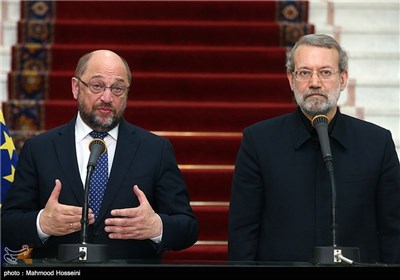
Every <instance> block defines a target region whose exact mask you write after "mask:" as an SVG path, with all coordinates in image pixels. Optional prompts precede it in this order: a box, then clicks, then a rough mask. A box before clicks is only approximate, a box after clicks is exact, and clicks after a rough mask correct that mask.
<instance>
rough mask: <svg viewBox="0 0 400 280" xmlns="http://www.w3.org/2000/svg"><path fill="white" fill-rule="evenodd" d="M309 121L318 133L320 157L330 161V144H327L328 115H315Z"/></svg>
mask: <svg viewBox="0 0 400 280" xmlns="http://www.w3.org/2000/svg"><path fill="white" fill-rule="evenodd" d="M311 123H312V125H313V126H314V127H315V129H316V130H317V133H318V138H319V144H320V146H321V151H322V157H323V158H324V160H325V162H327V161H332V153H331V146H330V144H329V136H328V117H327V116H325V115H317V116H315V117H314V118H313V119H312V120H311Z"/></svg>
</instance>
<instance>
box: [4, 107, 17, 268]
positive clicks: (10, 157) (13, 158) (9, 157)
mask: <svg viewBox="0 0 400 280" xmlns="http://www.w3.org/2000/svg"><path fill="white" fill-rule="evenodd" d="M0 126H1V130H0V132H1V133H0V134H1V145H0V151H1V154H0V157H1V168H0V169H1V174H0V175H1V186H0V187H1V188H0V194H1V203H2V204H3V200H4V198H5V196H6V194H7V191H8V190H9V189H10V187H11V183H12V182H13V181H14V173H15V167H16V165H17V160H18V156H17V151H16V150H15V146H14V142H13V140H12V138H11V136H10V132H9V131H8V127H7V125H6V123H5V121H4V115H3V111H2V110H1V109H0ZM4 253H5V252H4V248H3V245H2V246H1V263H3V261H4V258H3V256H4Z"/></svg>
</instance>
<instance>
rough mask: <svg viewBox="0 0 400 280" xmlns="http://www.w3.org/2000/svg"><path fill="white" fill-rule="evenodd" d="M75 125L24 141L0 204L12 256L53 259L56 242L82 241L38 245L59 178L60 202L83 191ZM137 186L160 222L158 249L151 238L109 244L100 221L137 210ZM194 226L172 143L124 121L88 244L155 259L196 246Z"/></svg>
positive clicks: (72, 201) (76, 201) (72, 200)
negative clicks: (40, 219) (39, 220)
mask: <svg viewBox="0 0 400 280" xmlns="http://www.w3.org/2000/svg"><path fill="white" fill-rule="evenodd" d="M74 126H75V119H74V120H72V121H71V122H70V123H68V124H66V125H63V126H60V127H58V128H55V129H52V130H49V131H47V132H45V133H43V134H41V135H38V136H37V137H33V138H31V139H29V140H27V141H26V142H25V145H24V147H23V148H22V150H21V153H20V156H19V160H18V165H17V168H16V169H17V170H16V173H15V179H14V183H13V185H12V187H11V189H10V190H9V192H8V194H7V197H6V199H5V201H4V203H3V205H2V217H1V219H2V241H3V242H5V245H6V246H8V247H10V248H13V249H14V250H17V249H21V246H22V245H24V244H27V245H29V246H30V247H34V249H33V256H34V257H35V258H44V257H47V258H52V257H56V255H57V252H58V246H59V245H60V244H73V243H79V242H80V241H81V238H80V233H81V232H80V231H79V232H76V233H73V234H69V235H65V236H60V237H55V236H51V237H50V238H49V239H48V240H47V241H46V242H45V244H42V242H41V240H40V239H39V237H38V234H37V231H36V217H37V214H38V213H39V210H40V209H43V208H44V206H45V204H46V202H47V200H48V198H49V196H50V193H51V192H52V190H53V188H54V184H55V183H54V181H55V179H57V178H58V179H60V180H61V183H62V190H61V194H60V198H59V202H60V203H62V204H68V205H76V206H82V205H83V201H84V186H83V184H82V181H81V177H80V175H79V170H78V164H77V158H76V152H75V151H76V149H75V131H74ZM135 184H137V185H138V186H139V188H140V189H141V190H142V191H143V192H144V193H145V194H146V197H147V199H148V200H149V202H150V204H151V205H152V207H153V209H154V211H155V212H156V213H158V214H159V215H160V217H161V219H162V222H163V238H162V242H161V243H160V244H158V245H157V244H155V243H154V242H152V241H151V240H111V239H109V238H108V234H107V233H106V232H105V231H104V220H105V219H106V218H108V217H110V216H111V215H110V211H111V210H112V209H116V208H128V207H137V206H138V205H139V202H138V199H137V197H136V195H135V194H134V192H133V186H134V185H135ZM197 236H198V224H197V219H196V218H195V216H194V213H193V211H192V208H191V207H190V204H189V196H188V192H187V188H186V185H185V182H184V179H183V176H182V174H181V172H180V170H179V169H178V166H177V163H176V159H175V155H174V150H173V147H172V145H171V144H170V142H169V141H168V140H167V139H165V138H162V137H159V136H156V135H155V134H152V133H150V132H148V131H146V130H144V129H141V128H139V127H137V126H134V125H132V124H129V123H128V122H126V121H124V120H123V121H122V122H121V124H120V127H119V134H118V142H117V146H116V151H115V157H114V162H113V166H112V169H111V173H110V178H109V182H108V186H107V188H106V191H105V194H104V199H103V204H102V207H101V210H100V213H99V217H98V219H97V221H96V222H95V224H94V225H91V226H89V237H88V243H99V244H108V245H109V246H108V247H109V255H110V258H111V259H160V253H161V252H163V251H166V250H180V249H184V248H187V247H189V246H191V245H193V244H194V243H195V242H196V241H197Z"/></svg>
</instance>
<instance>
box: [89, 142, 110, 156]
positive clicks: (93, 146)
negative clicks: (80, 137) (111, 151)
mask: <svg viewBox="0 0 400 280" xmlns="http://www.w3.org/2000/svg"><path fill="white" fill-rule="evenodd" d="M93 149H100V151H101V153H100V155H102V154H104V153H105V152H106V150H107V146H106V142H104V140H103V139H101V138H94V139H93V140H92V141H90V143H89V151H90V152H92V151H93Z"/></svg>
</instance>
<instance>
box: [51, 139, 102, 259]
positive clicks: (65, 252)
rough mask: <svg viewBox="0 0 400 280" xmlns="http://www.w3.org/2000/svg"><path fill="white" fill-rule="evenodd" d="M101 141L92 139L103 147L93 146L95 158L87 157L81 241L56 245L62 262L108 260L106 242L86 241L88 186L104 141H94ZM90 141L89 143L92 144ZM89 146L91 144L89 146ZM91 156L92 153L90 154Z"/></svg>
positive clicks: (95, 143) (58, 257)
mask: <svg viewBox="0 0 400 280" xmlns="http://www.w3.org/2000/svg"><path fill="white" fill-rule="evenodd" d="M94 141H101V142H103V140H101V139H94V140H92V143H94V144H93V145H97V144H99V145H104V147H103V146H102V147H99V146H98V147H95V148H94V150H95V149H96V148H97V149H98V150H97V151H95V152H93V153H96V152H97V153H98V154H95V155H94V158H95V160H94V161H93V160H92V161H91V159H92V157H90V158H89V163H88V166H87V173H86V181H85V194H84V203H83V207H82V218H81V226H82V230H81V243H77V244H61V245H60V246H59V247H58V256H57V259H58V260H59V261H62V262H72V261H79V262H84V263H103V262H107V261H108V260H109V257H108V246H107V245H106V244H89V243H87V236H88V226H89V206H88V205H89V186H90V178H91V177H92V174H93V172H94V169H95V166H96V162H97V159H98V157H99V156H100V154H101V152H100V151H101V150H100V149H103V150H102V151H105V143H104V142H103V144H102V143H100V142H94ZM92 143H91V144H92ZM90 147H91V146H90ZM91 156H92V154H91Z"/></svg>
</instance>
